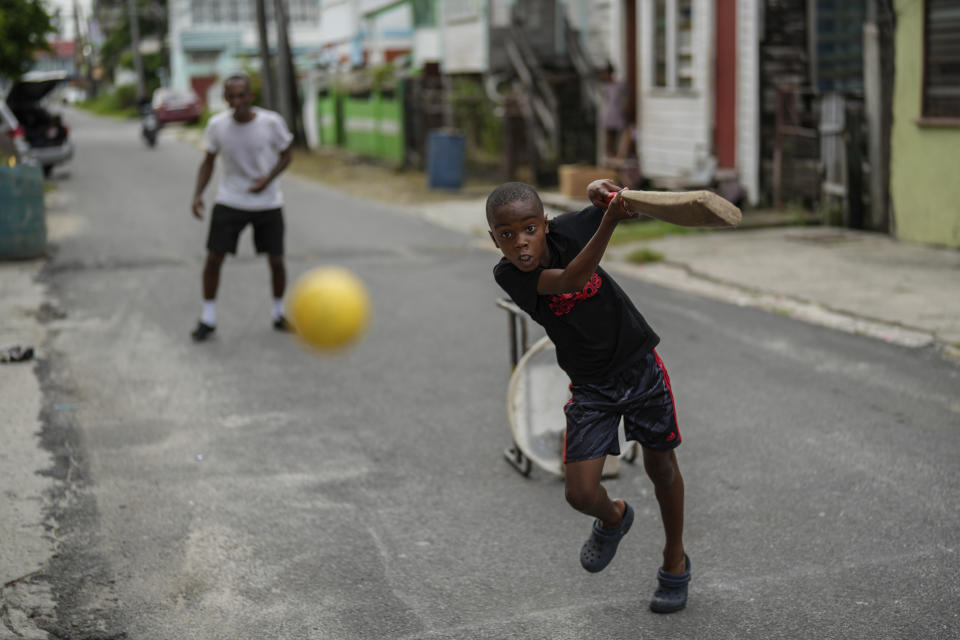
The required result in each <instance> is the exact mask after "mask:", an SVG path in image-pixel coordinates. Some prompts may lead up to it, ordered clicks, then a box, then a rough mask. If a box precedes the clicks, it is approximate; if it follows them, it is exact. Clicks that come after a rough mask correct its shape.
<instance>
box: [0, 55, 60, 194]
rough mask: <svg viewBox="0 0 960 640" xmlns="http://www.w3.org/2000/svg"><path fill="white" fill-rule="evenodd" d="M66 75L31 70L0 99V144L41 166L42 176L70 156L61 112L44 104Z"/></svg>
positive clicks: (22, 160)
mask: <svg viewBox="0 0 960 640" xmlns="http://www.w3.org/2000/svg"><path fill="white" fill-rule="evenodd" d="M66 77H67V76H66V73H64V72H61V71H31V72H29V73H26V74H24V75H23V76H21V78H20V79H19V80H17V81H16V82H14V83H13V84H12V85H11V86H10V90H9V91H7V95H6V98H5V99H4V100H0V136H4V137H5V138H6V140H4V141H3V143H0V144H2V146H3V147H5V148H8V152H9V149H12V150H13V151H14V152H15V155H16V157H17V159H18V160H19V161H20V162H24V163H31V164H38V165H40V166H41V167H43V174H44V175H45V176H49V175H50V173H51V172H52V171H53V168H54V167H55V166H56V165H58V164H62V163H64V162H67V161H68V160H70V158H72V157H73V143H72V142H71V141H70V130H69V128H67V126H66V125H65V124H64V123H63V118H62V116H60V114H58V113H55V112H52V111H50V110H48V108H47V107H46V106H45V105H44V104H43V99H44V98H45V97H46V96H47V95H48V94H49V93H50V92H51V91H53V90H54V88H56V86H57V85H59V84H60V83H62V82H64V81H65V80H66ZM8 140H9V142H8Z"/></svg>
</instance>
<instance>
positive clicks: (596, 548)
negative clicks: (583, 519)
mask: <svg viewBox="0 0 960 640" xmlns="http://www.w3.org/2000/svg"><path fill="white" fill-rule="evenodd" d="M623 507H624V508H623V518H622V519H621V520H620V526H619V527H617V528H616V529H614V530H613V531H607V530H606V529H604V528H603V527H601V526H600V521H599V520H594V521H593V531H591V532H590V537H589V538H587V541H586V542H584V543H583V547H582V548H581V549H580V565H581V566H582V567H583V568H584V569H586V570H587V571H589V572H590V573H596V572H597V571H602V570H603V569H604V568H606V566H607V565H608V564H610V561H611V560H613V556H614V555H616V553H617V545H619V544H620V540H621V539H623V536H625V535H627V531H630V525H632V524H633V509H632V508H631V507H630V505H629V504H627V503H626V502H624V503H623Z"/></svg>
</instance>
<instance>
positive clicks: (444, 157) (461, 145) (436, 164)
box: [427, 130, 466, 189]
mask: <svg viewBox="0 0 960 640" xmlns="http://www.w3.org/2000/svg"><path fill="white" fill-rule="evenodd" d="M465 148H466V143H465V141H464V138H463V134H462V133H459V132H456V131H449V130H437V131H431V132H430V133H429V135H428V136H427V186H428V187H430V188H431V189H459V188H460V187H462V186H463V156H464V149H465Z"/></svg>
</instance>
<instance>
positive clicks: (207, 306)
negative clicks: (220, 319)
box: [200, 300, 217, 327]
mask: <svg viewBox="0 0 960 640" xmlns="http://www.w3.org/2000/svg"><path fill="white" fill-rule="evenodd" d="M200 322H202V323H203V324H205V325H209V326H211V327H215V326H217V302H216V300H204V301H203V312H202V313H201V314H200Z"/></svg>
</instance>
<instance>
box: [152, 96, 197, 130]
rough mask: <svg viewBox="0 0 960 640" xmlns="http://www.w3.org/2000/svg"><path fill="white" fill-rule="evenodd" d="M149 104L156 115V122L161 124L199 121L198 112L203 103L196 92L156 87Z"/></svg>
mask: <svg viewBox="0 0 960 640" xmlns="http://www.w3.org/2000/svg"><path fill="white" fill-rule="evenodd" d="M151 106H152V107H153V113H154V115H155V116H156V117H157V123H158V124H161V125H163V124H169V123H171V122H187V123H190V124H193V123H195V122H199V121H200V114H201V112H202V111H203V105H202V104H201V103H200V98H198V97H197V94H195V93H194V92H193V91H182V90H179V89H157V90H156V91H154V92H153V100H152V101H151Z"/></svg>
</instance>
